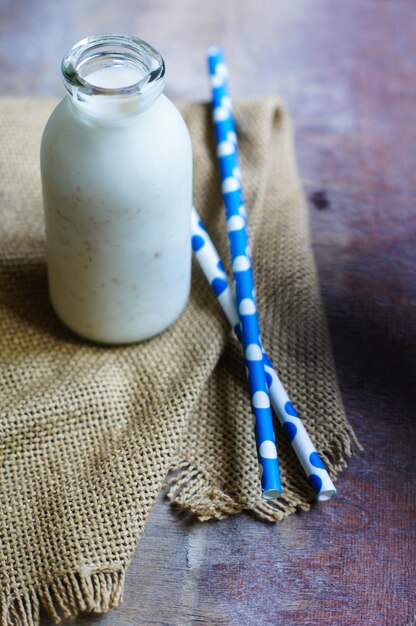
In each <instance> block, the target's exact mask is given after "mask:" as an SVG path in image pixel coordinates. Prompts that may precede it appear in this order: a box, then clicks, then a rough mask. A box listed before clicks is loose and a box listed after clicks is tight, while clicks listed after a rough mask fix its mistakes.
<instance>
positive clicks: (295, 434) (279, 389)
mask: <svg viewBox="0 0 416 626" xmlns="http://www.w3.org/2000/svg"><path fill="white" fill-rule="evenodd" d="M191 222H192V227H191V230H192V248H193V251H194V254H195V257H196V259H197V261H198V263H199V265H200V267H201V269H202V271H203V273H204V274H205V277H206V278H207V280H208V282H209V284H210V285H211V287H212V290H213V291H214V293H215V295H216V296H217V299H218V302H219V303H220V305H221V308H222V310H223V311H224V313H225V315H226V317H227V319H228V321H229V322H230V324H231V326H232V328H233V329H234V331H235V333H236V335H237V337H238V338H239V339H240V340H241V329H240V320H239V317H238V312H237V306H236V303H235V298H234V294H233V291H232V288H231V285H230V283H229V281H228V278H227V275H226V273H225V270H224V267H223V264H222V262H221V259H220V257H219V255H218V252H217V250H216V248H215V246H214V244H213V242H212V240H211V239H210V237H209V235H208V233H207V231H206V229H205V226H204V224H203V223H202V220H201V219H200V217H199V215H198V213H197V211H196V209H195V208H193V209H192V218H191ZM263 364H264V367H265V371H266V380H267V384H268V387H269V394H270V401H271V404H272V407H273V409H274V410H275V412H276V415H277V417H278V419H279V421H280V423H281V424H282V426H283V429H284V430H285V432H286V434H287V436H288V437H289V439H290V442H291V444H292V447H293V449H294V451H295V453H296V456H297V457H298V459H299V462H300V464H301V465H302V467H303V470H304V472H305V474H306V476H307V478H308V480H309V482H310V484H311V485H312V487H313V489H314V491H315V493H316V497H317V500H319V501H323V500H329V499H330V498H332V496H334V495H335V493H336V489H335V486H334V484H333V482H332V480H331V479H330V477H329V474H328V472H327V470H326V468H325V465H324V463H323V462H322V460H321V457H320V456H319V454H318V452H317V451H316V449H315V447H314V445H313V443H312V441H311V439H310V437H309V435H308V433H307V431H306V429H305V426H304V425H303V423H302V421H301V419H300V417H299V416H298V414H297V413H296V410H295V408H294V406H293V404H292V402H291V401H290V399H289V396H288V394H287V393H286V390H285V388H284V387H283V385H282V383H281V381H280V379H279V376H278V375H277V373H276V371H275V370H274V369H273V366H272V364H271V362H270V360H269V357H268V356H267V354H266V352H265V351H264V349H263Z"/></svg>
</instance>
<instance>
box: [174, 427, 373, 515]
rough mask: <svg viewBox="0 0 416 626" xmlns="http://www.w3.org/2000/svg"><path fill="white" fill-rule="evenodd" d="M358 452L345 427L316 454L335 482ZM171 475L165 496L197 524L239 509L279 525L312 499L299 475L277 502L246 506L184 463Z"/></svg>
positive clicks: (358, 448) (308, 506) (354, 441)
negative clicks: (349, 460)
mask: <svg viewBox="0 0 416 626" xmlns="http://www.w3.org/2000/svg"><path fill="white" fill-rule="evenodd" d="M362 450H363V448H362V446H361V444H360V443H359V441H358V439H357V438H356V436H355V433H354V431H353V430H352V428H351V427H350V426H349V425H345V427H344V429H343V431H342V432H339V433H338V438H337V439H336V440H335V441H332V442H331V443H330V444H329V445H328V446H327V448H326V449H325V450H321V451H320V454H321V456H322V458H323V460H324V461H325V464H326V466H327V469H328V472H329V474H330V475H331V478H332V479H333V480H335V479H336V476H337V474H338V473H339V472H340V471H341V470H343V469H344V468H345V467H346V466H347V461H348V458H350V457H351V456H352V455H353V454H354V453H355V452H358V451H362ZM171 472H172V474H171V475H170V477H169V478H168V480H167V481H166V486H167V488H168V490H167V492H166V497H167V498H168V499H169V500H170V502H171V503H172V504H174V505H176V506H178V507H180V508H181V509H182V510H187V511H190V512H191V513H192V514H193V515H195V517H196V518H197V519H198V520H199V521H201V522H205V521H208V520H220V519H224V518H225V517H227V516H228V515H232V514H234V513H240V512H241V511H243V510H247V511H251V512H252V513H254V514H255V515H256V516H257V517H259V518H260V519H263V520H265V521H268V522H279V521H280V520H282V519H283V518H284V517H287V516H288V515H291V514H292V513H295V512H296V511H308V510H309V509H310V507H311V504H312V502H313V501H314V500H315V496H314V493H313V492H312V489H311V488H310V486H309V484H308V482H307V480H306V478H305V477H304V476H303V475H301V474H298V475H297V476H295V477H293V476H291V477H289V484H288V485H287V489H286V492H285V493H284V494H283V495H282V497H281V498H279V500H275V501H272V502H267V501H262V502H260V503H259V502H257V503H255V504H253V505H250V504H249V503H243V502H239V501H237V499H236V498H233V497H231V496H229V495H227V494H226V493H225V492H224V491H223V490H222V489H221V488H220V487H219V486H218V485H215V484H213V483H212V481H211V480H210V479H209V478H208V475H207V474H206V473H205V472H204V471H203V470H201V469H198V468H196V467H195V466H194V465H192V464H191V463H189V462H188V461H186V460H183V461H182V462H181V463H179V464H177V465H175V466H174V467H173V468H172V469H171Z"/></svg>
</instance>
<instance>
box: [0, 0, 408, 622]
mask: <svg viewBox="0 0 416 626" xmlns="http://www.w3.org/2000/svg"><path fill="white" fill-rule="evenodd" d="M110 31H113V32H116V31H119V32H130V33H134V34H138V35H139V36H142V37H143V38H144V39H147V40H148V41H150V42H151V43H153V44H154V45H155V47H157V48H158V49H159V50H160V51H161V52H162V53H163V55H164V56H165V59H166V62H167V81H168V93H169V94H170V95H171V96H174V97H180V98H188V99H192V100H200V99H207V98H208V95H209V92H208V82H207V78H206V72H205V51H206V48H207V47H208V46H209V45H211V44H213V43H220V44H222V45H223V46H224V47H225V50H226V53H227V57H228V64H229V68H230V72H231V87H232V92H233V96H234V98H237V97H244V96H247V97H252V96H262V95H264V94H268V93H276V92H277V93H280V94H281V95H282V96H283V97H284V99H285V100H286V101H287V103H288V106H289V109H290V112H291V115H292V118H293V121H294V128H295V135H296V150H297V157H298V161H299V166H300V172H301V178H302V182H303V184H304V188H305V192H306V195H307V197H308V199H309V206H310V216H311V228H312V236H313V245H314V250H315V254H316V260H317V264H318V270H319V276H320V280H321V285H322V293H323V298H324V302H325V307H326V311H327V315H328V321H329V326H330V333H331V339H332V344H333V348H334V352H335V358H336V364H337V369H338V373H339V379H340V385H341V389H342V394H343V398H344V401H345V406H346V409H347V413H348V417H349V419H350V420H351V422H352V424H353V426H354V428H355V429H356V432H357V434H358V437H359V439H360V440H361V442H362V444H363V445H364V447H365V452H364V453H362V454H360V455H358V456H357V457H355V458H353V459H352V460H351V462H350V464H349V468H348V470H346V471H345V472H344V473H343V474H342V475H341V476H340V478H339V480H338V483H337V486H338V490H339V494H338V496H337V497H336V499H334V500H333V501H331V502H329V503H326V504H322V505H319V506H314V507H313V509H312V511H311V512H310V513H307V514H301V515H295V516H292V517H290V518H289V519H286V520H285V521H283V522H282V523H280V524H278V525H269V524H264V523H261V522H259V521H257V520H255V519H253V518H252V517H250V516H249V515H239V516H235V517H232V518H229V519H228V520H225V521H223V522H220V523H208V524H198V523H192V522H191V521H190V520H188V519H186V518H184V517H182V516H181V515H178V514H177V513H176V512H174V511H172V510H171V509H170V508H169V506H168V504H167V503H166V502H165V501H164V500H163V498H162V497H160V498H159V499H158V501H157V503H156V505H155V507H154V509H153V511H152V513H151V516H150V519H149V520H148V523H147V525H146V529H145V533H144V536H143V538H142V540H141V542H140V544H139V546H138V548H137V550H136V553H135V556H134V559H133V562H132V564H131V567H130V570H129V572H128V576H127V583H126V592H125V602H124V604H123V606H122V607H121V608H120V609H118V610H117V611H114V612H112V613H110V614H108V615H106V616H103V617H82V618H79V619H78V620H76V622H75V624H76V625H79V626H92V625H93V624H94V625H96V626H115V625H117V626H127V625H139V624H146V625H165V624H166V625H169V626H170V625H178V626H186V625H192V626H194V625H195V626H196V625H197V624H207V625H218V626H220V625H225V624H232V625H235V626H237V625H238V626H240V625H244V626H250V625H253V626H254V625H256V626H257V625H262V626H267V625H275V624H276V625H282V626H303V625H311V626H312V625H314V626H344V625H345V626H347V625H348V626H351V625H352V626H396V625H400V626H407V625H410V624H415V623H416V567H415V563H416V553H415V545H416V536H415V522H416V515H415V491H416V484H415V480H414V479H415V475H416V472H415V452H414V450H415V444H416V438H415V429H414V412H415V405H416V403H415V399H416V393H415V388H416V379H415V374H416V367H415V364H416V350H415V349H416V269H415V266H416V263H415V261H416V241H415V239H416V212H415V200H416V181H415V175H414V172H415V162H416V6H415V4H414V2H413V0H378V1H376V0H348V1H345V0H344V1H342V0H338V1H335V0H319V2H318V1H315V2H310V1H309V2H308V1H307V0H296V1H295V2H293V1H291V0H279V1H277V0H262V2H260V1H257V2H254V1H250V0H233V1H232V0H211V2H202V1H200V2H198V1H197V0H176V2H168V0H165V1H163V0H157V1H151V0H147V1H137V0H118V2H117V3H111V4H110V3H105V2H102V1H99V0H88V1H82V0H72V1H71V2H69V1H67V0H65V1H61V2H56V0H44V1H43V2H42V1H41V0H14V1H12V0H10V1H7V0H0V69H1V74H0V90H1V92H2V93H3V94H11V95H19V94H21V95H39V96H40V95H58V94H61V93H62V87H61V84H60V77H59V60H60V58H61V56H62V54H63V53H64V52H65V50H66V49H67V48H68V47H69V46H70V45H71V44H72V43H74V42H75V41H77V40H78V39H80V38H82V37H84V36H86V35H88V34H93V33H97V32H110ZM43 625H44V626H47V625H49V622H48V620H47V619H45V620H44V621H43Z"/></svg>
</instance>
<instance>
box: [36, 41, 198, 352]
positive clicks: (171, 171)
mask: <svg viewBox="0 0 416 626" xmlns="http://www.w3.org/2000/svg"><path fill="white" fill-rule="evenodd" d="M103 39H105V41H104V42H103ZM97 42H98V43H97ZM91 49H92V51H93V54H92V53H91ZM97 50H98V52H100V51H101V56H100V55H99V54H98V55H97ZM74 51H75V52H74ZM114 51H115V52H114ZM70 53H71V54H70ZM70 53H68V55H66V57H65V58H64V61H63V73H64V79H65V83H66V87H67V89H68V91H69V93H70V95H68V96H67V97H66V98H65V99H64V100H63V101H62V102H61V103H60V104H59V105H58V107H57V108H56V109H55V111H54V112H53V114H52V116H51V118H50V119H49V121H48V124H47V126H46V128H45V132H44V135H43V139H42V148H41V166H42V182H43V193H44V205H45V218H46V237H47V260H48V277H49V291H50V297H51V301H52V304H53V307H54V309H55V311H56V312H57V314H58V316H59V317H60V318H61V320H62V321H63V322H64V323H65V324H66V325H67V326H68V327H69V328H71V329H72V330H74V331H75V332H76V333H78V334H80V335H82V336H84V337H87V338H89V339H92V340H95V341H100V342H106V343H125V342H131V341H140V340H143V339H146V338H148V337H151V336H153V335H155V334H157V333H160V332H161V331H162V330H164V329H165V328H166V327H167V326H169V325H170V324H171V323H172V322H173V321H174V320H175V319H176V318H177V317H178V316H179V314H180V313H181V311H182V310H183V308H184V306H185V304H186V301H187V298H188V295H189V288H190V267H191V265H190V264H191V248H190V240H191V233H190V211H191V203H192V155H191V144H190V139H189V134H188V131H187V128H186V125H185V123H184V121H183V119H182V117H181V116H180V114H179V112H178V111H177V109H176V108H175V107H174V105H173V104H172V103H171V102H170V101H169V100H168V99H167V98H166V97H165V96H164V95H163V94H162V93H161V92H162V88H163V74H164V65H163V60H162V59H161V57H160V55H158V53H156V51H155V50H153V49H152V48H150V46H148V45H147V44H144V42H141V41H140V40H137V39H132V38H127V37H122V36H101V37H97V38H94V39H89V40H84V41H83V42H81V43H80V44H78V45H77V46H75V47H74V48H73V49H72V51H70ZM65 59H66V61H65ZM68 59H69V60H68ZM85 59H86V60H85ZM97 59H98V61H97ZM65 62H66V65H65ZM68 67H69V69H68ZM149 75H150V78H149Z"/></svg>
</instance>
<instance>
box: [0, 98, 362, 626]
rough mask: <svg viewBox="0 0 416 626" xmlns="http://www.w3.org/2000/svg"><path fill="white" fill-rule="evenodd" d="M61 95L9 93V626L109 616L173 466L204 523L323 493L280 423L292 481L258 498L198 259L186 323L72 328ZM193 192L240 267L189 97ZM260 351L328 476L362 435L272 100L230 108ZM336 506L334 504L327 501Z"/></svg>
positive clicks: (4, 520) (1, 561)
mask: <svg viewBox="0 0 416 626" xmlns="http://www.w3.org/2000/svg"><path fill="white" fill-rule="evenodd" d="M54 105H55V102H54V101H45V100H42V101H40V100H28V101H22V100H3V101H0V127H1V131H0V185H1V189H0V193H1V195H0V207H1V220H0V233H1V235H0V294H1V296H0V297H1V306H0V320H1V321H0V323H1V327H0V360H1V368H2V371H1V382H0V408H1V422H0V458H1V475H0V482H1V484H0V498H1V503H0V537H1V553H0V606H1V618H0V619H1V625H2V626H5V625H6V624H7V625H14V626H16V625H20V624H22V625H23V624H25V625H33V624H38V623H39V611H40V607H41V606H42V607H43V608H44V609H46V610H47V611H48V612H49V614H50V615H51V616H52V618H53V619H55V620H56V621H58V620H59V616H73V615H76V614H78V613H79V612H82V611H94V612H101V611H105V610H107V609H109V608H112V607H115V606H117V605H118V604H119V603H120V602H121V599H122V593H123V581H124V576H125V572H126V568H127V566H128V563H129V561H130V558H131V556H132V553H133V551H134V548H135V546H136V544H137V542H138V540H139V538H140V535H141V533H142V531H143V526H144V523H145V521H146V518H147V516H148V514H149V511H150V509H151V507H152V505H153V503H154V501H155V498H156V496H157V494H158V492H159V490H160V488H161V486H162V483H163V481H165V480H166V476H167V474H168V471H169V470H173V471H174V472H175V473H174V475H173V477H171V479H170V483H169V497H170V498H171V500H172V501H174V502H176V503H179V504H180V505H181V506H182V507H186V508H187V509H190V510H191V511H192V512H193V513H194V514H195V515H196V517H198V518H199V519H201V520H209V519H213V518H216V519H219V518H222V517H225V516H227V515H229V514H230V513H237V512H239V511H241V510H243V509H249V510H252V511H255V512H256V513H257V514H258V515H259V516H261V517H263V518H265V519H267V520H270V521H278V520H280V519H282V517H284V516H287V515H289V514H290V513H293V512H294V511H296V510H299V509H302V510H307V509H308V508H309V506H310V503H311V502H312V500H313V492H312V490H311V489H310V487H309V486H308V483H307V481H306V479H305V476H304V474H303V472H302V470H301V468H300V465H299V463H298V461H297V459H296V457H295V455H294V453H293V452H292V450H291V447H290V444H289V441H288V440H287V439H286V437H285V435H284V434H283V432H282V430H281V428H280V426H279V425H278V424H277V425H276V430H277V439H278V448H279V456H280V465H281V473H282V483H283V488H284V495H283V497H282V499H281V500H279V501H278V502H276V503H272V502H262V500H261V496H260V489H259V476H258V465H257V459H256V451H255V443H254V437H253V427H252V417H251V412H250V406H249V401H248V395H247V389H246V380H245V372H244V366H243V363H242V357H241V353H240V349H239V346H238V345H237V343H236V341H235V340H234V338H233V337H232V336H231V335H230V331H229V328H228V327H227V323H226V321H225V318H224V317H223V315H222V313H221V311H220V308H219V306H218V304H217V302H216V299H215V297H214V295H213V294H212V293H211V291H210V287H209V286H208V284H207V283H206V282H205V279H204V277H203V276H202V274H201V272H200V270H199V268H198V267H197V266H196V265H194V268H193V286H192V295H191V298H190V301H189V304H188V306H187V308H186V310H185V312H184V313H183V315H182V317H181V318H180V319H179V321H178V322H177V323H176V324H174V326H172V327H171V328H170V329H169V330H168V331H166V332H165V333H164V334H162V335H161V336H159V337H157V338H155V339H153V340H151V341H148V342H145V343H142V344H137V345H130V346H127V347H116V348H108V347H102V346H98V345H97V346H95V345H92V344H89V343H87V342H85V341H82V340H81V339H79V338H77V337H76V336H75V335H73V334H72V333H71V332H70V331H68V330H66V328H64V327H63V326H62V325H61V323H60V322H59V321H58V319H57V318H56V317H55V315H54V313H53V311H52V310H51V306H50V304H49V300H48V293H47V282H46V271H45V255H44V249H45V248H44V230H43V216H42V203H41V192H40V182H39V163H38V162H39V157H38V153H39V141H40V136H41V132H42V129H43V126H44V124H45V122H46V119H47V117H48V116H49V114H50V112H51V110H52V108H53V106H54ZM180 108H181V110H182V112H183V114H184V116H185V118H186V121H187V123H188V125H189V128H190V132H191V136H192V141H193V147H194V155H195V193H194V198H195V203H196V205H197V207H198V209H199V211H200V212H201V214H202V216H203V219H204V220H205V221H206V225H207V227H208V230H209V232H210V233H211V235H212V236H213V238H214V241H215V242H216V244H217V245H218V248H219V251H220V253H221V255H222V257H223V259H224V260H225V261H226V266H227V267H228V268H229V264H228V255H227V244H226V235H225V228H224V219H223V208H222V203H221V197H220V184H219V178H218V174H217V168H216V161H215V152H214V145H213V135H212V130H211V121H210V115H209V108H208V107H207V106H205V105H183V106H181V107H180ZM236 119H237V125H238V131H239V140H240V151H241V166H242V174H243V183H244V188H245V196H246V200H247V207H248V210H249V221H250V234H251V241H252V247H253V264H254V269H255V278H256V281H257V297H258V304H259V312H260V316H261V326H262V335H263V342H264V345H265V348H266V350H267V352H268V353H269V355H270V356H271V358H272V360H273V362H274V363H275V364H276V366H277V368H278V371H279V374H280V376H281V378H282V381H283V383H284V385H285V386H287V389H288V391H289V394H290V396H291V398H292V400H293V402H294V403H295V404H296V406H297V407H298V410H299V412H300V414H301V415H302V417H303V419H304V421H305V424H306V426H307V429H308V431H309V433H310V435H311V438H312V440H313V441H314V443H315V445H316V447H317V449H318V451H319V452H320V453H321V455H322V456H323V458H324V459H325V460H326V462H327V464H328V467H329V469H330V472H331V475H332V476H335V474H336V473H337V472H338V471H339V470H341V469H342V468H343V467H344V466H345V459H346V457H347V456H349V455H350V454H351V448H352V447H353V446H354V445H357V442H356V440H355V437H354V434H353V432H352V429H351V427H350V425H349V424H348V422H347V421H346V418H345V415H344V412H343V408H342V404H341V400H340V396H339V392H338V387H337V382H336V377H335V371H334V366H333V362H332V359H331V355H330V350H329V347H328V341H327V333H326V327H325V320H324V316H323V310H322V305H321V302H320V297H319V289H318V284H317V277H316V271H315V266H314V261H313V257H312V254H311V249H310V244H309V236H308V227H307V217H306V212H305V206H304V201H303V198H302V193H301V189H300V186H299V181H298V176H297V172H296V167H295V162H294V157H293V148H292V138H291V132H290V125H289V123H288V119H287V117H286V114H285V113H284V111H283V109H282V107H281V105H280V103H279V102H278V101H277V100H276V99H267V100H264V101H261V102H251V103H240V104H238V105H237V106H236ZM326 506H330V505H326Z"/></svg>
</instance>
